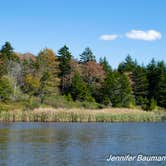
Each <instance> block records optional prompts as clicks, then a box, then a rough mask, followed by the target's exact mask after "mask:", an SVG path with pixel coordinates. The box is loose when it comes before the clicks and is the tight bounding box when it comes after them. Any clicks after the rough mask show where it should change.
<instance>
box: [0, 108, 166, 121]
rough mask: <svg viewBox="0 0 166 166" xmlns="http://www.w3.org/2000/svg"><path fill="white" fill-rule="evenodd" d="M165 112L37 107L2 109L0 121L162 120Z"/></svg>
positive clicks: (165, 117)
mask: <svg viewBox="0 0 166 166" xmlns="http://www.w3.org/2000/svg"><path fill="white" fill-rule="evenodd" d="M164 121H166V114H165V113H163V114H160V113H156V112H146V111H142V110H136V109H127V108H109V109H101V110H89V109H62V108H58V109H55V108H38V109H35V110H33V111H20V110H13V111H7V112H6V111H2V112H0V122H164Z"/></svg>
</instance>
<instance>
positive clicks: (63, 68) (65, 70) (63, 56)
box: [58, 45, 72, 94]
mask: <svg viewBox="0 0 166 166" xmlns="http://www.w3.org/2000/svg"><path fill="white" fill-rule="evenodd" d="M58 54H59V61H60V63H59V68H60V77H61V85H60V87H61V91H62V93H64V94H67V93H68V91H69V88H70V84H69V82H70V81H68V78H69V77H68V76H69V75H70V74H71V70H72V68H71V60H72V54H71V53H70V51H69V48H68V47H67V46H66V45H65V46H63V47H62V48H61V49H60V50H59V51H58Z"/></svg>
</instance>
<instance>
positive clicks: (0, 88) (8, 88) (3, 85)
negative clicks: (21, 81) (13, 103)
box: [0, 76, 14, 101]
mask: <svg viewBox="0 0 166 166" xmlns="http://www.w3.org/2000/svg"><path fill="white" fill-rule="evenodd" d="M13 92H14V89H13V86H12V82H11V80H10V78H9V77H8V76H3V77H2V78H1V79H0V101H7V100H10V99H11V96H12V94H13Z"/></svg>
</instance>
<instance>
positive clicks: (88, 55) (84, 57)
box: [80, 47, 96, 63]
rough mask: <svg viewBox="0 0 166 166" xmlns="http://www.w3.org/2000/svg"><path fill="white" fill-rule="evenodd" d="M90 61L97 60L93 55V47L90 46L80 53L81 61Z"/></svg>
mask: <svg viewBox="0 0 166 166" xmlns="http://www.w3.org/2000/svg"><path fill="white" fill-rule="evenodd" d="M89 61H95V62H96V58H95V56H94V55H93V52H92V51H91V49H90V48H89V47H87V48H85V50H84V51H83V53H82V54H81V55H80V62H81V63H86V62H89Z"/></svg>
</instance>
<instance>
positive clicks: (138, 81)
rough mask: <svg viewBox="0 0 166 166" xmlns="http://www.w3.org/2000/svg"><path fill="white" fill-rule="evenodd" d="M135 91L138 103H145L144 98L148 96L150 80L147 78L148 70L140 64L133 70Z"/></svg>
mask: <svg viewBox="0 0 166 166" xmlns="http://www.w3.org/2000/svg"><path fill="white" fill-rule="evenodd" d="M132 78H133V79H132V81H133V93H134V96H135V101H136V104H137V105H142V104H144V101H143V99H145V98H148V87H149V82H148V79H147V72H146V69H145V68H144V67H140V66H138V67H137V68H135V70H134V71H133V77H132ZM142 102H143V103H142Z"/></svg>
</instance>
